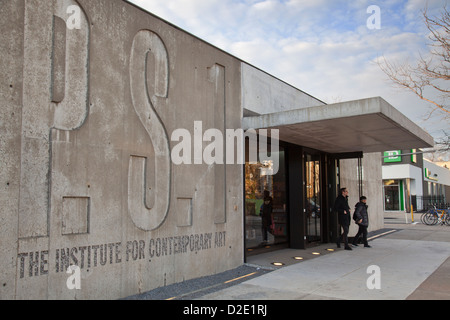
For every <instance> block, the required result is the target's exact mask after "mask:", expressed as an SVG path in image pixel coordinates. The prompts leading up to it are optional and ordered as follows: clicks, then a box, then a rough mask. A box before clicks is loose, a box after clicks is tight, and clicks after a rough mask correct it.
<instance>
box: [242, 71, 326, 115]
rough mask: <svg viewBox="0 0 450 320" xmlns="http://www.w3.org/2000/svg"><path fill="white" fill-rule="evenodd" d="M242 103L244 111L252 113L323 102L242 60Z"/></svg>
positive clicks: (276, 110)
mask: <svg viewBox="0 0 450 320" xmlns="http://www.w3.org/2000/svg"><path fill="white" fill-rule="evenodd" d="M242 105H243V108H244V112H249V113H250V115H252V114H253V115H254V114H268V113H274V112H280V111H287V110H293V109H302V108H308V107H314V106H319V105H324V103H323V102H322V101H320V100H318V99H316V98H314V97H312V96H310V95H308V94H307V93H305V92H303V91H300V90H299V89H297V88H294V87H292V86H291V85H289V84H287V83H285V82H283V81H281V80H279V79H277V78H275V77H273V76H271V75H270V74H268V73H265V72H263V71H261V70H259V69H257V68H255V67H253V66H251V65H248V64H247V63H245V62H243V63H242Z"/></svg>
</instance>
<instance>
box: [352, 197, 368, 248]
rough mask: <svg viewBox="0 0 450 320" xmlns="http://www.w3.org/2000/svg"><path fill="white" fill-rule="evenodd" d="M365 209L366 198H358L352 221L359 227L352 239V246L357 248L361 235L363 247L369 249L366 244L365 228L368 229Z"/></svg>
mask: <svg viewBox="0 0 450 320" xmlns="http://www.w3.org/2000/svg"><path fill="white" fill-rule="evenodd" d="M367 208H368V206H367V198H366V197H364V196H362V197H360V198H359V202H358V203H357V204H356V205H355V214H354V219H355V222H356V224H357V225H358V226H359V229H358V233H357V234H356V235H355V237H354V238H353V242H352V245H353V246H358V240H359V237H360V236H361V235H362V239H363V243H364V247H366V248H370V247H371V246H369V244H368V243H367V228H368V227H369V214H368V213H367Z"/></svg>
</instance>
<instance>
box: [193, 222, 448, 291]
mask: <svg viewBox="0 0 450 320" xmlns="http://www.w3.org/2000/svg"><path fill="white" fill-rule="evenodd" d="M385 227H386V228H393V229H395V230H397V231H396V232H393V233H390V234H388V235H385V236H383V237H379V238H376V239H374V240H372V241H371V242H370V244H371V245H372V248H363V247H362V246H361V245H360V246H359V247H357V248H354V250H352V251H346V250H343V249H337V250H335V251H334V252H328V251H327V254H323V255H322V254H321V255H320V256H318V257H317V258H314V259H307V260H304V261H301V260H300V262H299V261H295V262H292V261H293V259H292V257H293V254H294V255H297V254H300V252H301V251H302V250H299V252H294V251H295V250H294V251H293V250H292V249H285V250H280V251H277V252H274V253H268V254H266V255H260V256H255V257H254V258H250V259H249V260H250V261H249V262H250V264H252V265H258V264H260V265H261V267H262V268H264V267H269V266H271V267H272V268H273V267H274V266H273V265H271V264H270V262H287V261H289V262H288V263H286V264H285V266H283V267H280V268H279V269H277V270H275V271H273V272H270V273H267V274H264V275H262V276H259V277H256V278H253V279H251V280H249V281H245V282H242V283H240V284H238V285H235V286H232V287H229V288H226V289H224V290H220V291H217V292H213V293H210V294H207V295H204V296H202V297H200V299H203V300H223V299H226V300H279V299H283V300H285V299H288V300H297V299H298V300H311V299H314V300H317V299H350V300H357V299H370V300H376V299H393V300H405V299H428V298H430V299H449V298H450V259H449V257H450V227H448V226H424V225H421V224H416V225H412V224H400V223H398V224H386V225H385ZM334 247H335V246H334ZM326 248H333V245H332V244H331V245H330V244H328V245H324V246H321V247H318V248H316V251H317V252H319V253H324V250H326ZM321 250H322V252H320V251H321ZM303 252H304V254H305V251H304V250H303ZM283 259H285V260H284V261H283ZM274 260H277V261H274ZM369 266H378V267H379V270H380V283H381V288H380V289H369V288H368V286H367V281H368V279H369V277H373V274H372V273H368V267H369ZM369 282H370V283H372V281H369Z"/></svg>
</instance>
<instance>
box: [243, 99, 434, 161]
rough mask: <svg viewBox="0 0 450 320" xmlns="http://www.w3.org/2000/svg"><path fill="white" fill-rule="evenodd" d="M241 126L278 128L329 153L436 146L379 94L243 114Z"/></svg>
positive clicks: (285, 136)
mask: <svg viewBox="0 0 450 320" xmlns="http://www.w3.org/2000/svg"><path fill="white" fill-rule="evenodd" d="M242 125H243V129H245V130H247V129H278V130H279V134H280V136H279V137H280V140H282V141H286V142H290V143H293V144H297V145H301V146H304V147H310V148H314V149H317V150H321V151H324V152H328V153H343V152H365V153H367V152H381V151H387V150H401V149H413V148H426V147H432V146H433V145H434V140H433V138H432V137H431V136H430V135H429V134H428V133H427V132H425V131H424V130H423V129H421V128H420V127H419V126H418V125H416V124H415V123H414V122H412V121H411V120H409V119H408V118H407V117H406V116H405V115H403V114H402V113H401V112H399V111H398V110H397V109H395V108H394V107H393V106H391V105H390V104H389V103H387V102H386V101H385V100H384V99H382V98H380V97H375V98H368V99H362V100H355V101H347V102H340V103H335V104H329V105H321V106H316V107H308V108H304V109H296V110H289V111H283V112H277V113H271V114H264V115H258V116H250V117H244V119H243V123H242ZM269 133H270V132H269Z"/></svg>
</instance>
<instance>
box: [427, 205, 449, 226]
mask: <svg viewBox="0 0 450 320" xmlns="http://www.w3.org/2000/svg"><path fill="white" fill-rule="evenodd" d="M421 221H422V223H423V224H426V225H429V226H431V225H435V224H441V225H444V224H446V225H448V226H450V208H449V209H437V208H436V206H433V208H431V209H429V210H428V211H427V212H425V213H424V214H422V217H421Z"/></svg>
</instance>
